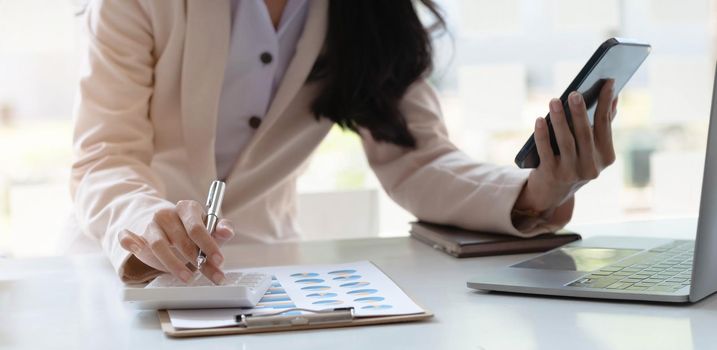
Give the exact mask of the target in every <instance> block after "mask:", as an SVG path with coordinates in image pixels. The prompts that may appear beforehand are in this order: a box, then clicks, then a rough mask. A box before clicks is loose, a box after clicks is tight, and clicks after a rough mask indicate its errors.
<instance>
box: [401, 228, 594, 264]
mask: <svg viewBox="0 0 717 350" xmlns="http://www.w3.org/2000/svg"><path fill="white" fill-rule="evenodd" d="M411 237H413V238H415V239H416V240H418V241H421V242H424V243H426V244H428V245H430V246H432V247H434V248H436V249H438V250H441V251H443V252H445V253H447V254H450V255H452V256H455V257H457V258H466V257H476V256H491V255H504V254H522V253H533V252H544V251H547V250H550V249H553V248H557V247H560V246H562V245H565V244H568V243H570V242H573V241H577V240H579V239H581V236H580V234H578V233H576V232H571V231H567V230H561V231H558V232H557V233H545V234H542V235H539V236H536V237H532V238H521V237H516V236H510V235H506V234H500V233H490V232H477V231H470V230H464V229H461V228H457V227H453V226H445V225H437V224H432V223H427V222H412V223H411Z"/></svg>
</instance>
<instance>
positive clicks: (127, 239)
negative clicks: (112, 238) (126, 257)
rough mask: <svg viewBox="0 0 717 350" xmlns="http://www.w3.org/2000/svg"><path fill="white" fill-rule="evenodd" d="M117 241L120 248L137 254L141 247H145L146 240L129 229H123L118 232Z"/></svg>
mask: <svg viewBox="0 0 717 350" xmlns="http://www.w3.org/2000/svg"><path fill="white" fill-rule="evenodd" d="M118 239H119V243H120V246H121V247H122V248H124V249H125V250H129V251H130V252H132V253H133V254H135V255H136V254H139V253H140V252H141V251H142V249H144V248H146V242H145V241H144V239H143V238H142V237H140V236H139V235H137V234H136V233H134V232H132V231H130V230H123V231H122V232H120V234H119V237H118Z"/></svg>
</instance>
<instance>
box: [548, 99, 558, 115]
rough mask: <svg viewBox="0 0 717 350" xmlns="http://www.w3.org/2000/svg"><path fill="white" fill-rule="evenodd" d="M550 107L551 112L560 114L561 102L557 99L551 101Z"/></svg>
mask: <svg viewBox="0 0 717 350" xmlns="http://www.w3.org/2000/svg"><path fill="white" fill-rule="evenodd" d="M549 106H550V112H553V113H554V112H558V111H559V110H560V100H558V99H557V98H554V99H552V100H550V104H549Z"/></svg>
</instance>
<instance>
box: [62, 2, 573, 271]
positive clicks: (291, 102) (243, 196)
mask: <svg viewBox="0 0 717 350" xmlns="http://www.w3.org/2000/svg"><path fill="white" fill-rule="evenodd" d="M327 15H328V1H327V0H312V1H310V9H309V14H308V18H307V22H306V26H305V29H304V31H303V33H302V36H301V38H300V39H299V42H298V45H297V49H296V53H295V56H294V58H293V59H292V61H291V63H290V65H289V67H288V70H287V72H286V75H285V77H284V79H283V81H282V82H281V84H280V86H279V89H278V91H277V93H276V97H275V98H274V100H273V101H272V103H271V106H270V108H269V111H268V113H267V115H266V116H265V118H264V121H263V123H262V125H261V127H260V128H259V129H258V130H257V132H256V134H255V136H254V137H253V138H252V139H251V141H250V143H249V144H248V145H247V146H246V148H245V149H244V151H243V153H242V154H241V156H240V158H239V160H238V161H237V163H236V165H235V166H234V169H233V172H232V173H231V175H230V176H229V177H228V178H227V179H226V181H227V190H226V195H225V200H224V206H223V215H224V216H225V217H227V218H230V219H231V220H233V222H234V223H235V225H236V232H237V236H236V237H235V239H234V240H233V241H232V242H231V243H241V242H248V241H254V242H277V241H284V240H290V239H296V238H297V237H299V228H298V227H297V224H296V219H295V217H296V205H295V202H296V179H297V176H298V172H299V169H300V168H301V167H302V165H303V164H304V163H305V162H306V160H307V158H308V157H309V155H310V154H311V153H312V152H313V151H314V150H315V149H316V147H317V146H318V145H319V143H320V142H321V141H322V139H323V138H324V136H325V135H326V134H327V132H328V131H329V129H330V128H331V126H332V123H331V122H329V121H327V120H325V119H322V120H320V121H317V120H316V119H315V118H314V116H313V115H312V113H311V112H310V108H309V106H310V104H311V102H312V100H313V98H314V97H315V96H316V94H317V89H318V85H317V84H316V83H306V78H307V76H308V74H309V71H310V69H311V67H312V65H313V64H314V61H315V60H316V58H317V56H318V54H319V52H320V50H321V49H322V43H323V42H324V37H325V34H326V25H327ZM86 19H87V31H88V36H89V45H88V54H87V63H86V65H85V70H84V71H83V75H82V79H81V82H80V93H79V98H78V103H77V108H76V124H75V130H74V151H75V160H74V164H73V166H72V180H71V192H72V196H73V199H74V204H75V213H76V220H77V222H78V224H79V227H80V228H81V230H82V232H83V233H85V234H86V235H88V236H90V237H94V238H95V239H96V240H98V241H99V242H100V243H101V245H102V248H103V249H104V251H105V252H106V254H107V255H108V256H109V258H110V260H111V262H112V264H113V266H114V267H115V268H116V270H117V271H118V273H119V275H120V277H122V278H123V280H125V281H140V280H143V279H147V278H148V277H150V276H151V275H152V274H153V273H154V272H153V271H150V270H148V269H146V268H145V269H144V271H143V270H142V269H141V268H140V269H139V271H137V269H134V268H133V269H132V271H130V269H129V268H128V265H132V264H135V263H128V259H129V257H130V254H129V253H128V252H127V251H125V250H124V249H122V247H121V246H120V245H119V243H118V240H117V236H118V233H119V232H120V231H121V230H123V229H129V230H131V231H133V232H136V233H138V234H141V233H142V232H144V229H145V227H146V226H147V224H148V223H149V222H150V220H151V219H152V215H153V213H154V212H156V211H157V210H158V209H160V208H165V207H171V206H173V204H174V203H176V202H177V201H179V200H182V199H194V200H198V201H203V200H204V196H205V195H206V191H207V188H208V186H209V184H210V182H211V181H212V180H214V179H215V178H216V165H215V160H214V138H215V129H216V123H217V105H218V101H219V95H220V89H221V86H222V79H223V77H224V69H225V65H226V59H227V54H228V45H229V35H230V6H229V0H211V1H208V0H185V1H152V0H100V1H95V2H92V3H91V4H90V6H89V8H88V11H87V15H86ZM400 108H401V110H402V112H403V113H404V115H405V116H406V118H407V119H408V127H409V129H410V131H411V132H412V133H413V135H414V136H415V137H416V139H417V141H418V147H417V148H416V149H413V150H409V149H405V148H401V147H397V146H394V145H391V144H386V143H381V142H376V141H374V140H373V139H372V138H371V136H370V134H368V133H367V132H365V131H362V132H361V137H362V142H363V146H364V149H365V152H366V155H367V157H368V161H369V163H370V165H371V168H372V169H373V171H374V172H375V173H376V175H377V176H378V178H379V180H380V181H381V184H382V185H383V187H384V189H385V190H386V191H387V192H388V194H389V195H390V196H391V197H392V198H393V199H394V200H395V201H396V202H397V203H399V204H400V205H402V206H403V207H404V208H406V209H407V210H409V211H410V212H412V213H413V214H414V215H416V216H417V217H418V218H420V219H423V220H428V221H432V222H438V223H446V224H453V225H458V226H462V227H465V228H468V229H477V230H489V231H498V232H505V233H508V234H514V235H523V236H530V235H535V234H538V233H541V232H545V231H550V230H554V229H557V228H559V227H561V226H562V225H564V224H565V223H566V222H567V221H568V220H569V216H570V214H569V213H570V212H571V210H572V209H571V208H572V201H570V202H569V203H568V204H567V206H568V208H567V210H562V211H561V212H563V213H566V212H567V213H568V214H567V215H560V217H554V218H551V219H549V220H547V221H545V222H543V223H542V224H540V225H538V226H537V227H535V228H534V229H530V230H527V231H525V232H521V231H519V230H517V229H516V228H515V227H514V226H513V225H512V223H511V218H510V212H511V209H512V207H513V204H514V202H515V200H516V198H517V197H518V195H519V193H520V191H521V189H522V187H523V185H524V183H525V181H526V179H527V175H528V172H527V171H524V170H519V169H516V168H513V167H502V166H495V165H490V164H481V163H477V162H475V161H473V160H471V159H470V158H469V157H467V156H466V155H465V154H464V153H462V152H460V151H459V150H457V149H456V147H455V146H454V145H453V144H452V143H451V142H450V140H449V139H448V135H447V134H446V128H445V126H444V124H443V122H442V121H441V111H440V106H439V102H438V98H437V96H436V92H435V91H434V89H433V88H432V87H431V86H430V85H429V84H428V83H427V82H426V81H424V80H419V81H417V82H415V84H413V85H412V86H411V87H410V89H409V90H408V92H407V93H406V95H405V97H404V99H403V101H402V102H401V105H400ZM133 259H134V258H133ZM130 262H132V260H130ZM140 265H141V264H140Z"/></svg>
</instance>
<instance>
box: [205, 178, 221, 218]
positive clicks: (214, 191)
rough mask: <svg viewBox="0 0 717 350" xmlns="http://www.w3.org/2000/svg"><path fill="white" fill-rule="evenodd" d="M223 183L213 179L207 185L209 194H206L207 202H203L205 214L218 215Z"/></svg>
mask: <svg viewBox="0 0 717 350" xmlns="http://www.w3.org/2000/svg"><path fill="white" fill-rule="evenodd" d="M224 187H225V184H224V182H222V181H218V180H217V181H213V182H212V184H211V186H209V194H207V203H206V204H205V207H206V210H207V215H214V216H217V215H219V211H220V210H221V206H222V200H223V199H224Z"/></svg>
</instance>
